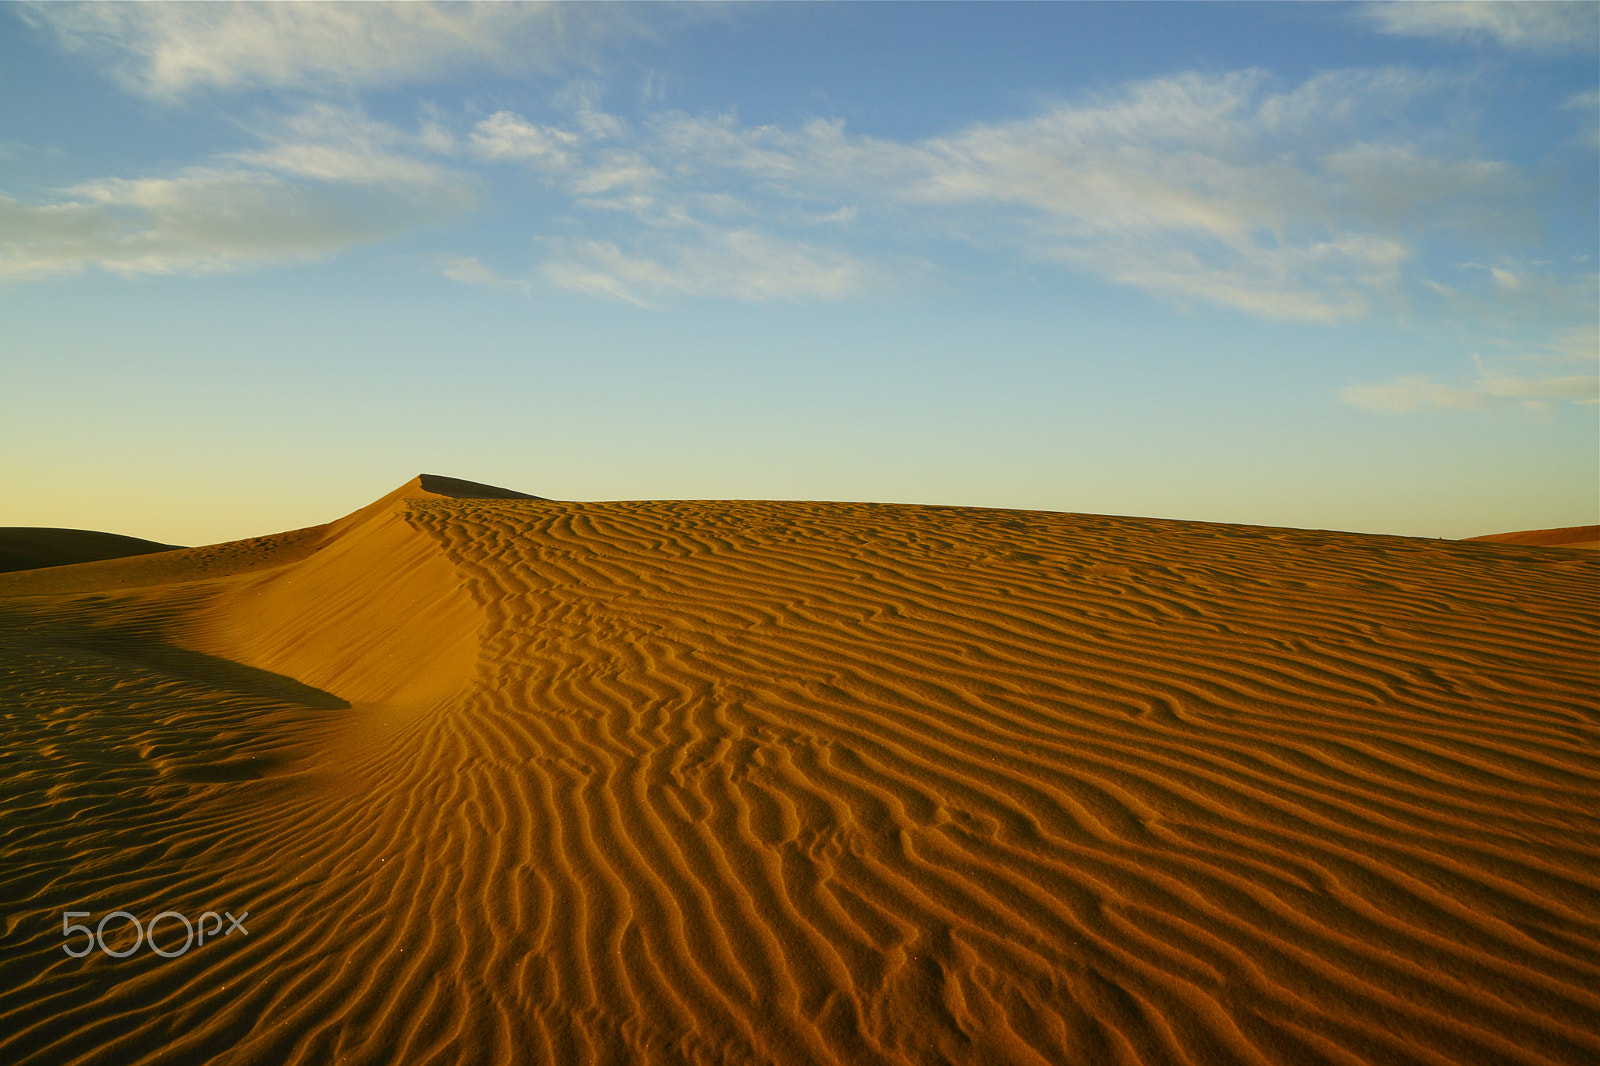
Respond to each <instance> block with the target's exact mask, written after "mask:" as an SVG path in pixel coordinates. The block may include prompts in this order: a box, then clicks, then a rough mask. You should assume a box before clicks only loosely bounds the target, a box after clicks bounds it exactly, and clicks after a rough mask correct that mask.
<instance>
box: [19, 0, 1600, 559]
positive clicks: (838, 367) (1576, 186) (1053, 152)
mask: <svg viewBox="0 0 1600 1066" xmlns="http://www.w3.org/2000/svg"><path fill="white" fill-rule="evenodd" d="M1597 56H1600V4H1596V3H1590V2H1583V3H1513V4H1497V3H1448V2H1439V3H1402V4H1336V3H1290V4H1281V5H1280V4H1270V3H1250V4H1208V3H1158V4H1143V3H1104V4H1085V3H1050V4H1034V3H990V4H977V5H970V4H961V3H947V4H919V3H888V4H879V3H850V4H827V3H805V4H789V3H785V4H734V5H723V4H709V5H705V4H691V5H679V4H647V5H633V4H600V5H588V4H567V5H541V4H509V5H500V4H447V5H442V6H433V5H429V4H421V3H417V4H411V3H406V4H398V5H391V4H385V3H361V4H349V5H346V4H271V5H255V4H237V5H213V4H177V5H166V4H160V3H146V4H111V5H101V4H93V3H89V4H78V3H54V4H37V5H36V4H28V3H20V4H19V3H11V4H4V5H0V485H3V487H4V490H3V496H0V501H3V502H0V526H61V527H69V528H86V529H98V530H105V531H109V532H115V533H123V534H128V535H133V536H140V537H146V538H150V539H153V540H159V541H163V542H166V543H175V544H202V543H212V542H217V541H223V540H231V539H237V538H243V537H248V536H254V535H258V534H264V533H269V532H274V531H278V530H283V529H291V528H298V527H301V526H306V525H312V524H316V523H320V522H324V521H329V520H331V519H333V518H336V517H338V516H340V515H343V514H345V513H348V512H349V511H352V510H355V509H356V508H358V507H360V506H362V505H363V504H365V503H367V502H370V501H371V500H373V499H375V498H377V497H378V496H380V495H383V494H384V493H386V492H388V491H390V490H391V489H393V488H395V487H396V486H398V485H399V484H401V483H402V482H404V481H406V480H407V479H409V478H411V477H413V476H415V475H416V474H418V473H423V472H427V473H437V474H445V475H449V476H453V477H461V478H467V479H470V480H475V481H483V482H488V483H490V484H496V485H504V486H508V487H511V488H515V489H519V490H522V491H525V492H531V493H534V494H536V495H541V496H546V497H551V498H556V499H571V500H626V499H809V500H867V501H877V502H892V503H929V504H945V505H963V506H980V507H1001V508H1023V509H1037V510H1050V511H1077V512H1088V513H1097V514H1119V515H1141V516H1149V517H1157V518H1173V519H1189V520H1204V521H1213V522H1236V523H1248V524H1255V525H1271V526H1293V527H1303V528H1319V529H1334V530H1348V531H1355V532H1368V533H1390V534H1401V535H1407V536H1426V537H1467V536H1475V535H1479V534H1487V533H1495V532H1503V531H1508V530H1516V529H1530V528H1544V527H1552V526H1567V525H1580V524H1590V523H1595V522H1597V521H1600V434H1597V413H1600V405H1597V394H1600V386H1597V378H1596V370H1597V361H1600V341H1597V323H1600V317H1597V316H1600V311H1597V290H1600V282H1597V274H1596V262H1597V258H1600V222H1597V219H1600V208H1597V184H1600V183H1597V174H1600V160H1597V152H1600V59H1597Z"/></svg>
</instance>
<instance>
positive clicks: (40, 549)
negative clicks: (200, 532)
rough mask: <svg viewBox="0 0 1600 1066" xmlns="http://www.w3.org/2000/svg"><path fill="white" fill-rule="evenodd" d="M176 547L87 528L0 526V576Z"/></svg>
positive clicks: (146, 553) (169, 549)
mask: <svg viewBox="0 0 1600 1066" xmlns="http://www.w3.org/2000/svg"><path fill="white" fill-rule="evenodd" d="M176 547H177V545H176V544H159V543H157V542H156V541H153V540H142V539H140V538H139V537H125V536H123V535H122V534H120V533H97V532H95V531H94V530H89V529H50V528H43V527H39V526H0V574H3V573H10V572H12V571H15V570H36V569H38V568H40V567H43V566H66V565H67V564H69V563H88V562H94V561H97V560H100V559H117V558H122V557H124V556H128V555H149V554H151V553H153V552H164V551H171V550H173V549H174V548H176Z"/></svg>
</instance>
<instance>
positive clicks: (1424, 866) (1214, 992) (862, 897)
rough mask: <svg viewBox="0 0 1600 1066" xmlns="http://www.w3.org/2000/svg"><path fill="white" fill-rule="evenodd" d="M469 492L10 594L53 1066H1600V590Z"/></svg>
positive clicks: (1301, 544) (1432, 545) (401, 495)
mask: <svg viewBox="0 0 1600 1066" xmlns="http://www.w3.org/2000/svg"><path fill="white" fill-rule="evenodd" d="M428 484H431V485H432V486H433V488H434V489H442V490H443V491H429V490H428V489H427V488H426V487H425V486H426V485H428ZM457 492H459V489H457V490H452V489H451V486H450V485H446V484H444V483H442V482H424V481H419V482H413V483H411V484H410V485H408V486H405V487H403V488H402V489H401V490H399V491H398V492H396V493H394V494H391V496H389V497H386V498H385V499H384V500H381V501H379V503H378V504H375V505H373V506H372V507H369V508H365V509H363V511H361V512H357V514H355V515H352V516H351V517H350V518H348V519H344V520H342V521H341V522H340V523H335V524H333V525H331V526H328V527H318V528H317V529H313V530H303V531H297V532H296V533H292V534H284V535H280V536H279V537H275V538H274V537H269V538H261V539H259V540H257V541H246V542H240V543H239V544H234V545H223V546H219V547H214V548H208V549H191V550H187V551H184V552H170V553H166V554H162V555H151V556H144V557H140V558H139V559H135V560H123V561H112V562H102V563H91V564H85V565H83V566H73V567H65V568H61V569H59V570H55V571H35V572H31V573H24V574H13V575H9V576H7V577H4V578H0V607H3V608H4V610H3V613H0V625H3V630H4V631H3V632H0V638H3V639H4V644H3V646H4V647H5V649H6V652H5V654H4V657H3V660H0V695H3V697H4V712H3V713H4V715H5V719H4V721H5V731H4V734H3V745H4V746H3V750H0V756H3V760H4V761H3V766H4V770H5V772H4V775H3V778H0V788H3V790H4V791H3V793H0V809H3V817H4V820H3V822H0V825H3V827H4V836H3V837H0V848H3V851H0V901H3V902H4V904H5V908H6V909H5V922H6V926H5V940H4V947H5V951H4V957H3V961H0V1060H5V1061H10V1062H23V1063H37V1064H45V1063H50V1064H56V1063H70V1062H83V1063H89V1062H93V1063H108V1064H109V1063H117V1064H124V1063H157V1062H163V1063H164V1062H174V1061H193V1062H200V1061H217V1062H223V1063H278V1062H293V1063H307V1064H322V1063H331V1062H347V1063H380V1062H382V1063H387V1062H394V1063H408V1064H409V1063H432V1062H438V1063H491V1062H547V1063H588V1062H602V1063H619V1064H621V1063H706V1064H709V1063H746V1062H748V1063H783V1064H789V1063H794V1064H800V1063H833V1062H841V1063H939V1062H951V1063H984V1064H988V1063H1034V1064H1077V1063H1082V1064H1094V1066H1099V1064H1120V1063H1130V1064H1131V1063H1147V1064H1157V1063H1160V1064H1168V1063H1171V1064H1178V1063H1183V1064H1190V1066H1208V1064H1226V1063H1341V1064H1348V1063H1418V1064H1421V1063H1429V1064H1452V1066H1454V1064H1477V1063H1484V1064H1500V1063H1529V1064H1531V1063H1573V1064H1577V1063H1593V1062H1596V1061H1600V994H1597V991H1596V990H1597V989H1600V929H1597V924H1596V923H1597V918H1596V915H1597V901H1600V891H1597V890H1600V759H1597V758H1596V756H1597V755H1600V707H1597V703H1600V699H1597V692H1600V685H1597V682H1600V678H1597V666H1596V664H1597V663H1600V624H1597V623H1600V560H1597V559H1596V558H1595V555H1594V553H1593V552H1584V551H1578V550H1569V549H1563V548H1550V547H1527V546H1518V545H1510V544H1494V543H1490V544H1477V543H1457V542H1445V541H1427V540H1415V539H1406V538H1399V537H1380V536H1361V535H1354V534H1343V533H1322V532H1307V531H1296V530H1281V529H1265V528H1255V527H1245V526H1224V525H1207V524H1203V523H1190V522H1168V521H1156V520H1149V519H1132V518H1107V517H1098V516H1089V515H1075V514H1052V513H1039V512H1011V511H987V510H976V509H963V508H942V507H904V506H885V505H869V504H831V503H728V502H681V503H600V504H583V503H557V502H549V501H540V500H532V499H523V500H497V499H468V498H458V495H457ZM225 907H226V908H227V909H229V910H231V911H232V912H233V913H234V914H236V915H237V914H238V913H239V912H240V911H245V910H247V911H249V913H250V918H249V919H248V920H247V923H246V924H247V925H248V927H249V933H248V936H245V935H243V934H232V935H230V936H229V937H226V938H217V939H213V940H212V941H211V942H208V943H207V944H206V945H205V946H204V947H203V948H198V949H194V950H191V951H189V952H188V953H186V954H185V955H183V956H181V957H179V958H175V959H170V960H167V959H162V958H160V957H158V956H155V955H152V954H150V953H149V952H148V951H141V952H139V953H137V954H135V955H132V956H130V957H128V958H126V959H114V958H109V957H106V956H104V955H102V954H100V953H98V952H96V953H95V954H93V955H92V956H91V957H89V958H86V959H82V960H78V959H69V958H67V957H66V956H65V955H64V954H63V953H62V951H61V949H60V945H61V944H62V943H63V940H62V937H61V922H62V919H61V913H62V912H63V911H65V910H89V911H92V912H94V915H95V919H96V920H98V918H99V916H100V915H102V914H104V913H105V912H108V911H110V910H113V909H118V908H120V909H124V910H128V911H130V912H133V913H135V914H136V915H138V916H140V917H142V918H148V917H149V916H152V915H154V914H155V913H156V912H158V911H161V910H167V909H170V910H174V911H179V912H183V913H185V914H188V915H190V916H197V915H198V914H199V913H200V912H201V911H203V910H207V909H212V910H218V911H220V910H222V909H223V908H225ZM129 935H130V937H131V933H130V934H129ZM108 936H109V937H111V939H113V940H114V941H115V940H116V938H115V936H114V935H113V934H112V933H111V927H108ZM163 937H164V940H163V942H164V943H166V944H168V945H169V946H171V945H172V944H173V941H174V940H177V941H179V942H181V936H176V937H175V936H173V935H171V934H168V933H166V932H163ZM117 942H118V943H120V941H117ZM129 942H131V940H130V941H129Z"/></svg>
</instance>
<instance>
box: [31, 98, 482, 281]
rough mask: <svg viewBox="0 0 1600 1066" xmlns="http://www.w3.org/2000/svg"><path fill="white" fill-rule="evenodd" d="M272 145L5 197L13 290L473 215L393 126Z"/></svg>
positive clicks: (299, 126)
mask: <svg viewBox="0 0 1600 1066" xmlns="http://www.w3.org/2000/svg"><path fill="white" fill-rule="evenodd" d="M267 140H268V144H267V146H266V147H265V148H263V149H260V150H256V151H247V152H236V153H232V154H231V155H228V156H224V157H221V158H218V159H216V160H213V161H212V162H211V163H208V164H206V165H203V166H196V167H190V168H187V169H185V170H183V171H181V172H179V173H177V174H174V175H170V176H162V177H140V178H105V179H101V180H97V181H90V182H84V183H81V184H78V185H75V186H72V187H70V188H66V189H62V190H59V191H58V193H57V195H56V196H54V197H53V198H50V199H47V200H45V201H44V202H33V203H28V202H24V201H21V200H18V199H15V198H10V197H4V196H0V279H4V280H10V281H26V280H39V279H43V278H48V277H52V276H61V275H66V274H73V273H79V272H81V271H83V270H85V269H88V268H90V267H98V268H100V269H103V270H106V271H109V272H112V273H116V274H122V275H128V276H131V275H151V274H174V273H214V272H218V271H225V270H233V269H239V268H243V267H248V266H254V265H259V264H264V263H271V262H278V261H282V260H295V259H300V260H305V259H316V258H320V257H323V256H326V255H329V254H333V253H335V252H338V251H340V250H342V249H345V248H348V247H350V246H352V245H357V244H363V243H367V242H372V241H378V240H382V239H385V238H388V237H393V236H395V235H397V234H399V233H401V232H404V231H406V230H408V229H411V228H414V227H416V226H419V225H422V224H426V223H428V222H432V221H436V220H439V219H442V218H445V217H448V216H449V215H452V214H454V213H457V212H459V211H461V210H464V209H466V208H468V207H470V206H471V204H472V203H473V201H474V199H475V191H474V187H473V184H472V183H471V182H470V181H467V180H466V179H464V178H462V177H461V176H460V175H457V174H455V173H453V172H451V171H448V170H446V169H444V168H442V167H440V166H438V165H437V164H435V163H433V162H430V161H428V160H427V159H425V158H419V157H418V156H417V155H415V154H414V153H412V152H409V151H408V150H407V149H406V147H405V142H406V140H407V138H406V137H405V136H404V135H402V134H401V133H400V132H399V131H397V130H394V129H393V128H392V127H388V126H384V125H383V124H380V123H374V122H371V121H370V120H368V119H366V118H365V117H364V116H362V115H360V114H359V113H356V112H350V111H342V110H339V109H334V108H328V107H321V108H314V109H311V110H310V111H308V112H307V113H305V114H303V115H301V116H299V117H297V118H296V119H293V120H291V121H290V122H289V123H287V124H286V126H285V128H284V129H283V130H281V131H279V132H277V133H276V134H274V135H271V136H269V137H268V138H267Z"/></svg>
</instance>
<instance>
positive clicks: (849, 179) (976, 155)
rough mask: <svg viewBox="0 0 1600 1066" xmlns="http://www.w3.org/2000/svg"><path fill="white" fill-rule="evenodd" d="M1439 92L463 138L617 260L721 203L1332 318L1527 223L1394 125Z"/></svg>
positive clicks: (783, 225) (1256, 309)
mask: <svg viewBox="0 0 1600 1066" xmlns="http://www.w3.org/2000/svg"><path fill="white" fill-rule="evenodd" d="M1445 88H1448V86H1447V85H1446V84H1445V83H1443V82H1441V80H1440V79H1439V78H1437V77H1429V76H1422V75H1418V74H1415V73H1411V72H1407V71H1404V70H1396V69H1381V70H1369V71H1336V72H1332V73H1328V74H1324V75H1320V76H1318V77H1314V78H1311V79H1309V80H1307V81H1306V82H1304V83H1302V84H1300V85H1298V86H1291V87H1279V86H1277V85H1276V84H1275V83H1274V82H1273V81H1272V79H1270V78H1269V77H1268V76H1267V75H1266V74H1264V73H1262V72H1259V71H1244V72H1236V73H1232V74H1225V75H1199V74H1188V75H1179V76H1174V77H1170V78H1161V79H1155V80H1151V81H1146V82H1140V83H1136V84H1132V85H1129V86H1126V87H1125V88H1124V89H1122V90H1121V91H1119V92H1114V93H1108V94H1103V95H1100V96H1094V97H1089V98H1086V99H1083V100H1080V101H1075V102H1063V103H1059V104H1056V105H1054V106H1051V107H1047V108H1045V109H1044V110H1042V111H1041V112H1039V113H1038V114H1036V115H1033V116H1031V117H1027V118H1022V119H1016V120H1012V121H1006V122H993V123H977V124H973V125H970V126H967V127H965V128H963V129H960V130H956V131H952V132H950V133H948V134H945V135H942V136H937V137H930V138H925V139H922V140H917V141H895V140H890V139H887V138H874V137H864V136H856V135H853V134H851V133H849V132H848V131H847V130H846V129H845V126H844V123H843V122H842V121H838V120H833V121H829V120H814V121H811V122H808V123H805V124H803V125H801V126H798V127H778V126H745V125H742V124H740V123H739V122H738V121H737V119H736V118H734V117H733V116H731V115H725V116H720V117H696V116H690V115H686V114H683V113H678V112H674V113H669V114H665V115H658V116H654V117H653V118H652V119H650V120H649V121H647V122H646V124H645V126H644V128H642V129H640V130H633V129H630V128H629V127H628V126H627V125H626V124H625V123H623V122H622V121H621V120H620V119H615V118H611V119H610V121H608V122H603V123H602V122H600V121H599V120H598V116H599V112H596V111H595V110H593V107H592V105H591V104H589V103H587V102H585V103H584V104H583V107H584V108H585V109H586V110H584V111H582V112H581V113H580V119H579V120H578V121H575V122H572V123H564V124H560V125H538V124H535V123H532V122H530V121H528V120H527V119H525V118H523V117H521V116H519V115H515V114H512V113H510V112H500V113H498V114H496V115H494V116H491V117H490V118H489V119H486V120H484V121H483V122H481V123H479V125H478V127H477V128H476V129H475V130H474V131H473V133H472V143H473V144H474V145H475V146H476V148H477V151H478V152H479V154H480V155H481V156H484V157H486V158H497V159H518V160H522V161H524V162H526V163H528V164H529V165H530V166H531V168H532V170H533V172H535V173H537V174H539V175H540V177H541V179H542V180H543V181H545V182H546V183H548V185H549V186H550V187H551V188H555V189H558V190H561V191H563V192H565V193H566V194H567V195H569V196H570V197H572V202H573V204H574V206H577V207H582V208H590V209H602V208H603V209H606V210H607V211H609V212H611V213H612V214H614V215H625V216H631V217H632V218H633V219H634V221H635V223H638V224H642V226H643V228H642V229H639V228H637V227H636V228H635V230H634V231H633V232H632V233H624V232H617V231H613V232H605V233H596V234H593V235H594V236H596V237H603V238H604V239H605V240H606V241H608V242H609V243H610V245H612V246H615V247H616V248H619V249H626V248H627V246H628V242H629V241H630V240H635V239H642V238H643V237H648V239H649V240H650V241H654V242H658V243H659V242H660V240H661V234H660V231H662V230H665V229H678V230H680V231H681V232H682V233H684V234H685V235H686V237H687V238H688V239H690V240H691V241H696V242H697V241H701V240H703V239H704V236H705V232H706V230H705V227H707V226H711V225H715V224H719V223H717V222H716V220H715V219H713V218H711V217H710V211H709V207H710V205H712V204H719V205H720V206H721V209H722V212H723V215H724V217H725V218H727V219H736V216H737V215H738V214H739V213H741V212H742V213H744V214H746V215H749V216H753V217H756V218H759V219H760V222H759V225H760V227H761V228H760V230H759V232H762V233H765V234H767V235H768V236H769V237H770V239H773V240H777V239H778V238H779V235H780V234H782V233H787V234H788V235H789V239H791V240H800V239H805V240H811V241H817V240H820V239H821V238H820V237H819V236H818V235H817V234H816V233H815V227H817V226H818V225H821V224H823V223H824V222H825V221H826V222H832V223H834V224H835V227H836V229H837V223H838V222H840V221H848V223H849V229H850V230H851V231H852V232H860V233H863V234H867V233H868V231H871V232H870V235H871V236H876V237H877V238H879V239H888V240H891V241H892V240H896V239H900V240H911V241H913V242H916V241H921V242H926V241H928V240H935V241H938V240H953V241H957V242H961V243H966V244H970V245H975V246H978V247H980V248H983V249H985V250H987V251H991V252H995V253H998V254H1006V255H1020V256H1023V257H1025V258H1028V259H1032V260H1034V261H1038V262H1050V263H1058V264H1063V265H1066V266H1068V267H1070V268H1072V269H1074V270H1078V271H1081V272H1085V273H1089V274H1094V275H1099V276H1101V277H1104V278H1107V279H1109V280H1113V281H1116V282H1120V283H1123V284H1127V285H1132V286H1136V287H1139V288H1142V289H1146V290H1148V291H1151V292H1155V293H1158V294H1162V295H1165V296H1168V297H1170V298H1173V299H1176V300H1180V301H1192V302H1199V303H1208V304H1213V305H1218V306H1222V307H1228V308H1233V309H1236V310H1240V311H1244V312H1246V313H1249V314H1254V315H1259V316H1263V317H1268V318H1284V319H1298V320H1308V321H1335V320H1340V319H1347V318H1354V317H1359V316H1360V315H1362V314H1364V313H1365V312H1366V311H1367V310H1368V309H1369V308H1370V307H1371V306H1372V304H1373V303H1374V302H1383V301H1393V300H1397V299H1399V291H1400V286H1401V279H1402V271H1403V269H1404V266H1405V264H1406V263H1407V262H1408V260H1409V259H1410V258H1411V257H1413V255H1414V254H1415V253H1416V245H1417V242H1418V241H1419V240H1423V239H1425V238H1426V236H1427V234H1428V233H1429V232H1430V231H1431V230H1452V231H1456V232H1457V233H1458V234H1459V233H1470V232H1472V231H1475V230H1476V231H1481V232H1497V233H1501V234H1504V232H1505V231H1506V230H1508V229H1515V228H1516V227H1518V226H1527V225H1531V223H1529V222H1528V215H1529V212H1530V211H1531V207H1529V206H1528V205H1529V204H1531V202H1532V197H1530V196H1529V195H1528V193H1529V188H1530V186H1529V182H1528V181H1527V179H1526V178H1525V177H1524V176H1523V175H1522V174H1521V173H1520V172H1519V171H1518V170H1517V169H1516V168H1515V167H1513V166H1511V165H1509V164H1506V163H1503V162H1499V161H1496V160H1490V159H1481V158H1475V157H1471V156H1463V155H1462V154H1461V153H1460V152H1459V151H1453V150H1446V149H1442V148H1439V147H1437V146H1432V145H1430V144H1428V143H1426V142H1425V141H1424V140H1423V139H1421V138H1419V137H1416V136H1413V135H1412V134H1411V133H1410V132H1409V128H1408V127H1407V125H1406V123H1405V122H1404V121H1403V119H1402V118H1399V117H1397V115H1398V114H1400V113H1403V112H1404V111H1405V109H1406V108H1407V107H1408V106H1409V105H1410V104H1411V103H1412V102H1415V101H1420V100H1424V99H1427V98H1430V97H1432V96H1436V95H1437V94H1438V93H1440V92H1441V91H1442V90H1443V89H1445ZM720 224H721V225H723V226H724V232H725V233H727V234H732V233H740V234H746V235H748V234H750V233H752V232H757V230H755V229H753V228H752V227H753V226H754V225H756V224H755V223H753V222H751V221H748V220H744V221H738V220H734V221H728V222H725V223H720ZM613 229H615V227H613ZM619 254H623V255H625V256H626V255H627V254H629V253H627V252H625V251H624V252H619ZM646 261H648V262H654V263H659V262H660V261H661V260H660V256H659V255H654V254H652V255H649V256H647V257H646ZM641 276H642V275H641ZM859 276H864V275H859ZM602 288H603V287H598V286H597V287H594V291H601V290H602Z"/></svg>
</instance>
